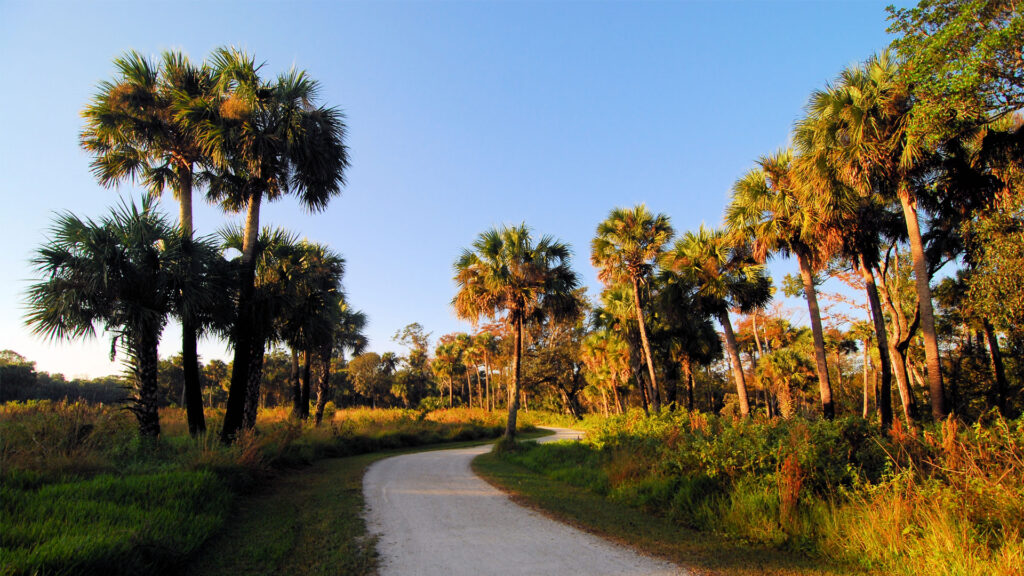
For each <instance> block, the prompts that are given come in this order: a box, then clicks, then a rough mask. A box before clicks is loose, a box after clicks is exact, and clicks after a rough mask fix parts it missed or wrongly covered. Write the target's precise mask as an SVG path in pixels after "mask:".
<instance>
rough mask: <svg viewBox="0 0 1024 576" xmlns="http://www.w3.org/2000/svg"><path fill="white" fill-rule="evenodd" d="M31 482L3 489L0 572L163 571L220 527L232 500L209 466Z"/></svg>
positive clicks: (14, 483) (9, 483)
mask: <svg viewBox="0 0 1024 576" xmlns="http://www.w3.org/2000/svg"><path fill="white" fill-rule="evenodd" d="M31 480H32V479H31V477H22V482H20V483H19V482H18V480H17V479H14V478H11V477H8V478H7V479H6V481H5V482H4V484H3V487H2V488H0V509H2V511H3V514H2V519H0V534H3V537H2V538H3V552H4V561H3V566H2V568H0V573H2V574H25V573H42V574H111V573H125V574H131V573H135V574H142V573H150V572H153V571H165V572H166V571H169V570H170V569H172V568H173V567H174V566H176V565H178V564H179V563H181V562H182V561H184V559H185V558H187V557H188V556H189V555H190V554H192V553H193V552H194V551H195V550H196V549H197V548H198V547H199V546H200V545H201V544H202V543H203V541H205V540H206V539H207V538H208V537H209V536H210V535H211V534H213V533H214V532H215V531H216V530H217V529H219V528H220V527H221V525H222V523H223V519H224V516H225V515H226V513H227V511H228V508H229V506H230V501H231V494H230V492H229V491H228V488H227V485H226V484H225V483H224V482H223V481H221V480H220V479H219V478H218V477H217V476H216V475H214V474H213V473H211V472H209V471H186V470H173V471H168V472H157V473H152V474H140V475H136V476H127V477H124V476H115V475H109V474H103V475H99V476H95V477H92V478H88V479H72V480H68V481H62V482H54V483H50V484H45V485H42V486H32V485H31V484H32V482H31ZM19 484H20V485H19Z"/></svg>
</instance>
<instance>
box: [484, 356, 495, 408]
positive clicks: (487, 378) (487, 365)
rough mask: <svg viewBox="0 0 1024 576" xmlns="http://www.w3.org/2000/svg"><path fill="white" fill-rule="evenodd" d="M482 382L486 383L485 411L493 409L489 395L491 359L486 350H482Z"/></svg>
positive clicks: (491, 398) (492, 402)
mask: <svg viewBox="0 0 1024 576" xmlns="http://www.w3.org/2000/svg"><path fill="white" fill-rule="evenodd" d="M484 382H485V383H486V384H487V411H488V412H493V411H494V398H493V397H492V396H491V361H490V357H489V356H488V355H487V352H484Z"/></svg>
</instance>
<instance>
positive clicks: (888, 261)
mask: <svg viewBox="0 0 1024 576" xmlns="http://www.w3.org/2000/svg"><path fill="white" fill-rule="evenodd" d="M914 104H915V98H914V93H913V91H912V89H911V87H909V86H908V84H907V83H906V82H905V81H904V80H903V78H902V76H901V70H900V65H899V62H898V61H897V60H896V58H895V57H894V56H893V55H892V54H891V53H890V52H882V53H879V54H877V55H875V56H873V57H871V58H870V59H868V60H867V61H865V62H863V63H862V64H859V65H855V66H851V67H849V68H847V69H846V70H843V71H842V73H841V74H840V75H839V76H838V77H837V78H836V79H835V80H834V81H833V82H831V83H829V84H828V85H827V86H826V87H825V88H824V89H821V90H817V91H815V92H814V93H813V94H812V95H811V97H810V100H809V103H808V105H807V107H806V110H805V115H804V116H803V118H801V119H800V120H799V121H798V122H797V123H796V126H795V130H794V133H793V138H792V141H793V147H792V148H788V149H784V150H780V151H777V152H776V153H774V154H770V155H766V156H764V157H762V158H760V159H759V160H758V161H757V162H756V164H755V166H754V167H753V168H752V169H751V170H750V171H749V172H747V173H746V174H744V175H742V177H740V178H739V179H738V180H737V181H736V183H735V184H734V186H733V188H732V197H731V200H730V202H729V204H728V205H727V207H726V209H725V217H724V225H723V226H722V227H720V228H708V227H705V226H703V225H701V226H700V228H699V229H698V230H695V231H687V232H685V233H684V234H682V235H681V236H679V237H676V235H675V231H674V230H673V228H672V226H671V224H670V221H669V217H668V216H667V215H665V214H655V213H651V212H650V211H649V210H648V209H647V208H646V207H645V206H644V205H638V206H634V207H632V208H616V209H614V210H612V211H611V213H610V214H609V216H608V218H607V219H605V220H604V221H603V222H601V223H600V224H599V225H598V227H597V233H596V236H595V238H594V239H593V241H592V244H591V262H592V264H593V265H594V266H595V267H596V268H597V269H598V270H599V278H600V280H601V281H602V282H603V283H604V285H605V288H604V290H603V291H602V293H601V294H600V302H599V303H598V304H597V305H596V306H595V307H594V308H593V313H592V314H591V318H590V322H589V330H588V333H587V334H586V337H585V338H584V339H583V340H582V342H581V344H580V346H579V350H578V357H579V360H580V362H581V363H582V364H584V365H585V366H586V371H587V378H588V379H589V381H590V382H591V383H592V384H593V385H594V387H595V388H596V391H597V392H598V394H599V395H600V397H601V403H603V405H604V407H605V410H606V411H607V410H608V405H609V398H608V396H609V394H608V393H609V392H610V393H611V396H612V401H613V402H614V404H615V405H616V406H617V407H620V408H619V409H621V404H622V402H621V398H620V397H619V392H620V390H624V389H628V388H629V385H630V384H635V387H636V390H638V392H639V395H638V396H639V403H640V405H641V406H642V407H643V409H644V410H645V411H650V410H653V411H655V412H657V411H660V410H662V409H663V407H664V406H666V405H668V406H671V407H674V406H676V405H678V404H681V401H680V398H679V392H680V384H682V385H684V386H685V388H686V391H687V398H686V402H687V405H688V406H689V407H691V408H692V407H693V405H694V368H695V367H696V366H698V365H708V364H710V363H711V362H713V361H714V360H715V359H717V358H718V357H719V355H720V354H721V353H722V349H721V348H722V346H723V345H724V349H725V350H724V352H725V353H726V361H727V363H728V365H729V366H730V369H731V376H732V380H733V382H734V385H735V390H736V394H735V398H736V409H737V411H738V413H739V415H741V416H743V417H746V416H749V415H750V413H751V402H750V391H749V386H748V384H749V383H748V381H747V378H748V377H747V373H746V371H745V368H744V364H743V361H742V358H741V356H740V351H741V347H740V345H739V343H738V342H737V335H736V333H735V330H734V328H733V324H732V321H731V319H730V312H740V313H741V314H746V315H749V316H748V317H749V318H752V319H753V328H752V330H751V333H752V337H753V341H754V342H753V345H754V347H753V351H752V352H751V363H752V366H751V368H752V369H751V373H752V374H754V376H755V377H756V378H758V379H759V380H761V379H764V380H768V381H771V382H773V383H774V385H773V389H772V390H770V391H768V390H766V391H765V392H764V393H765V402H764V405H765V406H766V408H767V409H768V411H769V413H770V414H771V413H774V412H776V411H777V412H778V413H780V414H781V415H782V416H784V417H789V416H791V415H792V414H793V413H794V412H795V408H794V407H795V400H794V396H793V390H792V387H793V386H794V385H795V383H796V382H798V381H800V380H801V374H804V373H809V374H810V375H811V376H812V377H813V380H814V381H816V383H817V394H816V395H817V397H818V400H819V402H820V414H821V415H822V416H823V417H825V418H833V417H835V415H836V403H835V401H834V399H833V387H834V386H835V385H836V384H837V383H836V382H834V381H833V379H832V377H830V367H829V361H828V357H827V356H828V355H827V351H828V349H829V348H830V347H831V348H832V349H835V350H837V357H838V354H839V352H838V350H839V349H840V348H842V347H843V346H845V347H846V348H849V349H855V345H854V344H853V343H852V342H849V343H848V344H843V343H837V342H832V343H831V344H830V343H829V342H828V341H829V340H835V339H836V336H835V335H833V334H830V333H828V331H826V330H825V329H824V327H823V324H822V312H821V306H820V305H819V301H818V285H819V284H820V282H821V278H822V275H842V274H844V273H845V274H846V275H847V276H848V277H856V278H857V279H858V280H857V281H856V282H857V284H858V285H859V286H860V288H862V289H863V290H864V294H865V296H866V300H867V302H868V305H867V309H868V311H869V317H870V322H868V323H865V324H864V325H863V326H862V327H861V328H862V329H861V330H860V332H862V334H860V335H859V337H858V338H859V339H860V340H863V341H864V343H865V346H867V345H868V343H869V342H870V343H873V345H874V347H875V350H874V351H873V354H871V355H870V356H871V357H869V355H868V354H867V350H866V349H865V365H864V368H863V373H864V376H865V380H864V381H865V415H866V413H867V398H868V387H869V384H868V379H867V373H868V364H869V363H877V367H878V369H877V374H878V380H879V384H878V387H877V388H878V389H877V393H876V394H875V396H876V398H877V401H876V404H877V410H878V420H879V423H880V426H881V429H882V430H883V431H887V430H889V429H890V427H891V425H892V422H893V408H892V402H891V397H892V391H891V387H892V382H893V380H895V382H896V386H897V389H898V392H899V394H898V398H899V400H900V402H901V404H902V409H903V418H904V420H905V421H906V423H907V424H908V425H914V422H915V420H916V419H917V418H919V414H918V413H917V408H916V406H915V400H914V398H915V394H914V390H913V389H912V388H913V384H914V382H915V381H917V382H918V383H919V384H920V385H921V388H923V389H924V390H925V391H926V393H927V394H926V395H927V398H928V402H929V404H930V407H931V416H932V418H933V419H935V420H939V419H942V418H945V417H946V416H947V414H949V412H950V403H949V398H948V396H949V395H950V393H949V391H948V390H947V386H946V385H945V383H944V380H943V373H944V371H945V372H947V373H949V372H950V371H951V370H952V369H953V368H954V366H953V364H952V363H951V362H945V363H944V362H943V358H942V356H941V352H940V333H939V327H938V323H937V318H936V313H935V309H934V307H933V291H932V284H931V282H932V279H933V277H934V275H935V274H936V273H937V272H938V271H939V269H940V268H942V267H943V266H944V265H945V264H947V263H951V262H953V263H963V264H964V268H963V269H962V270H961V272H962V273H961V275H960V276H958V278H957V279H955V280H952V279H951V280H948V281H946V282H951V283H953V284H956V285H957V286H959V287H954V288H951V289H949V290H947V292H949V293H952V294H964V293H968V292H969V289H970V286H967V285H965V284H964V283H965V282H966V283H968V284H969V282H970V278H971V276H970V273H971V271H972V266H974V262H976V261H977V259H978V256H977V252H978V251H979V250H981V249H983V248H984V246H982V247H980V248H979V247H978V242H977V241H976V240H974V241H973V244H972V238H971V230H972V224H973V223H974V222H976V221H977V220H978V219H979V218H984V217H986V215H989V214H992V213H994V212H998V211H999V210H1000V209H1001V207H1005V206H1019V196H1020V190H1021V185H1022V182H1024V180H1022V179H1021V174H1022V170H1021V166H1022V164H1024V154H1022V153H1021V150H1024V146H1022V138H1024V128H1022V124H1024V123H1022V121H1021V120H1020V119H1019V117H1014V116H1005V115H1004V116H999V117H992V116H983V115H982V116H979V117H977V118H975V119H974V121H973V122H965V123H964V124H962V125H961V126H960V127H959V129H958V130H957V131H955V134H954V135H953V136H952V137H949V138H946V139H945V141H943V142H941V143H937V144H936V143H931V144H926V142H931V141H932V140H935V139H926V138H922V137H920V135H915V134H913V133H911V132H910V131H909V130H908V125H909V124H910V119H911V117H912V115H913V114H914ZM776 256H782V257H795V259H796V261H797V263H798V265H799V269H800V275H799V276H800V277H799V280H798V281H796V282H793V283H792V285H793V288H794V292H795V293H796V294H799V295H801V296H803V297H804V298H805V299H806V302H807V309H808V314H809V318H810V343H809V346H808V348H809V349H810V354H809V355H808V360H812V361H810V362H808V361H805V360H803V358H802V357H801V354H798V353H797V352H796V349H795V348H792V347H789V345H790V344H794V343H796V342H797V341H798V340H801V338H799V337H798V336H797V335H796V332H792V331H791V332H792V334H791V335H790V336H787V337H786V338H784V339H783V340H785V342H786V343H784V344H780V343H779V342H778V341H774V342H769V341H768V338H767V332H766V331H765V330H764V327H763V326H762V327H761V329H759V328H758V326H757V319H758V317H759V315H763V311H764V310H765V308H766V306H767V305H768V304H769V303H770V301H771V299H772V293H773V286H772V282H771V280H770V278H768V276H767V275H766V274H765V269H764V266H765V264H766V262H767V261H768V260H770V259H772V258H774V257H776ZM568 258H569V254H568V248H567V247H566V246H565V245H564V244H562V243H560V242H557V241H555V240H553V239H551V238H549V237H545V238H543V239H542V240H541V241H540V242H537V243H536V244H534V243H533V241H532V238H531V237H530V234H529V230H528V229H527V228H526V227H525V225H523V226H518V227H508V228H500V229H494V230H489V231H487V232H485V233H483V234H482V235H481V236H480V237H479V238H478V239H477V240H476V242H474V243H473V245H472V248H471V249H469V250H466V251H465V252H464V253H463V255H462V257H460V258H459V260H458V261H457V262H456V264H455V270H456V275H455V280H456V282H457V284H458V293H457V295H456V297H455V299H454V300H453V305H454V307H455V310H456V313H457V315H458V316H460V317H462V318H466V319H470V320H472V321H474V322H475V321H477V320H478V319H479V318H481V317H484V316H486V317H489V318H492V319H494V318H500V319H503V321H504V322H506V323H507V324H508V326H509V328H510V330H511V333H512V334H514V336H513V337H514V339H515V346H514V352H513V354H512V358H511V362H512V366H513V369H512V372H513V381H514V382H515V391H514V392H512V391H510V399H509V422H510V424H509V430H508V432H507V435H508V436H511V435H513V434H514V427H515V424H514V422H515V411H516V408H517V406H516V400H517V396H512V394H518V390H519V387H520V374H519V365H520V357H521V354H522V349H523V344H522V334H523V327H524V326H529V325H531V324H532V325H543V324H544V323H546V322H549V321H550V320H551V319H553V318H555V317H556V316H558V315H562V316H563V317H564V316H565V315H566V314H569V315H571V314H578V312H579V311H580V310H581V309H582V308H583V307H585V305H586V304H585V303H582V302H581V301H580V297H579V295H578V294H577V295H576V297H575V298H574V291H575V289H576V286H577V279H576V276H575V275H574V274H573V273H572V271H571V270H570V269H569V267H568ZM1019 288H1020V287H1019V286H1017V289H1019ZM950 290H951V292H950ZM950 306H952V307H955V308H958V317H959V318H960V322H961V323H962V324H964V325H965V326H966V325H967V324H971V325H977V326H979V328H978V329H977V332H978V336H977V338H976V339H974V341H976V342H980V341H981V338H982V334H984V335H985V340H986V342H985V343H986V345H987V347H988V348H989V352H990V353H989V358H990V359H991V372H992V377H993V380H994V383H995V386H994V389H993V390H992V392H991V393H990V394H988V396H989V397H990V398H991V399H992V401H991V406H993V407H995V408H998V409H999V410H1001V411H1003V412H1004V413H1005V412H1006V410H1007V405H1008V399H1009V397H1010V396H1011V394H1012V391H1011V390H1010V389H1009V388H1008V384H1007V376H1006V370H1005V367H1004V366H1003V362H1002V355H1001V353H1000V341H999V337H998V335H997V334H996V330H995V329H994V327H993V325H992V323H991V322H990V320H989V319H988V318H985V317H983V316H980V315H978V314H977V313H975V317H974V318H973V320H971V321H970V322H967V320H964V319H963V316H964V315H965V314H969V311H970V307H968V306H967V305H966V303H965V304H963V305H960V304H959V303H957V302H953V303H952V304H950ZM712 320H714V321H717V323H718V324H719V326H721V330H722V334H721V337H719V335H718V334H716V332H715V329H714V326H713V324H712ZM947 323H948V322H947ZM1003 329H1004V330H1007V331H1008V332H1007V335H1009V332H1012V331H1013V330H1014V329H1013V327H1003ZM833 332H834V330H833ZM1018 335H1019V334H1018ZM967 336H968V338H967V340H968V342H970V341H972V340H971V333H968V334H967ZM1015 337H1016V336H1015ZM839 338H840V339H841V340H844V342H846V341H849V338H847V337H843V336H839ZM946 353H947V354H948V353H949V349H948V348H947V352H946ZM919 356H923V365H924V371H923V374H922V373H921V371H919V370H918V368H917V366H918V365H919V364H918V362H919V360H917V358H918V357H919ZM872 357H873V358H872ZM912 357H913V360H912ZM758 360H761V366H760V367H758ZM836 368H837V369H836V374H837V375H838V377H839V378H840V379H841V378H842V372H841V370H839V369H838V367H836ZM840 383H841V382H840Z"/></svg>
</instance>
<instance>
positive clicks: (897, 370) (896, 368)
mask: <svg viewBox="0 0 1024 576" xmlns="http://www.w3.org/2000/svg"><path fill="white" fill-rule="evenodd" d="M876 271H877V272H878V276H879V278H883V279H884V278H885V273H884V272H882V271H881V270H878V269H876ZM882 287H883V288H884V289H883V290H877V292H878V296H879V300H880V301H881V303H882V304H883V305H884V306H885V309H886V310H888V311H889V315H890V317H891V318H892V334H888V336H887V342H888V344H889V348H888V353H889V354H888V357H889V360H890V366H891V367H892V373H893V377H894V378H895V379H896V388H897V390H898V391H899V394H900V403H901V405H902V408H903V420H904V422H905V423H906V425H907V428H912V427H913V425H914V424H913V423H914V421H915V420H917V409H916V408H915V405H914V397H913V396H912V395H911V393H910V379H909V378H908V377H907V359H906V346H907V345H908V344H909V342H910V336H909V335H907V333H912V332H913V331H912V330H911V329H910V328H912V327H916V325H917V323H918V319H917V315H915V318H914V322H913V326H909V327H908V326H906V316H905V315H904V314H903V312H902V310H900V309H899V308H897V307H896V305H895V303H893V301H892V298H891V297H890V295H889V288H888V287H887V286H886V285H885V283H884V282H883V284H882ZM915 330H916V328H915Z"/></svg>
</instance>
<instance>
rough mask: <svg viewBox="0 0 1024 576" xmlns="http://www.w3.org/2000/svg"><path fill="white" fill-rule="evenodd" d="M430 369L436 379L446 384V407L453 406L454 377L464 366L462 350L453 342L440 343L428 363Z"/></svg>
mask: <svg viewBox="0 0 1024 576" xmlns="http://www.w3.org/2000/svg"><path fill="white" fill-rule="evenodd" d="M430 369H431V370H432V371H433V372H434V375H435V376H437V377H438V378H441V379H443V380H446V381H447V382H448V407H449V408H451V407H452V406H453V405H454V404H453V394H454V389H455V375H456V374H458V373H460V372H462V371H463V370H464V369H465V366H463V364H462V350H461V348H460V347H459V344H458V343H457V342H455V341H441V342H438V343H437V348H436V349H434V359H433V360H432V361H431V362H430Z"/></svg>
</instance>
